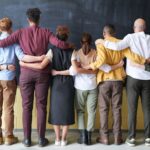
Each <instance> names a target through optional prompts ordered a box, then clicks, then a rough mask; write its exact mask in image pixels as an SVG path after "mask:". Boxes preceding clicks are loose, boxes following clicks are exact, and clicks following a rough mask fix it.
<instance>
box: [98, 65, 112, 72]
mask: <svg viewBox="0 0 150 150" xmlns="http://www.w3.org/2000/svg"><path fill="white" fill-rule="evenodd" d="M99 70H102V71H104V72H106V73H109V72H110V71H111V70H112V69H111V66H110V65H108V64H103V65H102V66H100V67H99Z"/></svg>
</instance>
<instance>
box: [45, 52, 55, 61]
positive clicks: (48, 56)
mask: <svg viewBox="0 0 150 150" xmlns="http://www.w3.org/2000/svg"><path fill="white" fill-rule="evenodd" d="M46 57H47V58H48V59H49V61H50V62H52V58H53V52H52V49H49V50H48V52H47V54H46Z"/></svg>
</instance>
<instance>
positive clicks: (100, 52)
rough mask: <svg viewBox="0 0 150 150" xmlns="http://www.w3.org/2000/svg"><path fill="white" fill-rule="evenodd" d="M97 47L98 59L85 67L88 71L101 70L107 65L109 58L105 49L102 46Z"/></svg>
mask: <svg viewBox="0 0 150 150" xmlns="http://www.w3.org/2000/svg"><path fill="white" fill-rule="evenodd" d="M96 47H97V58H96V60H95V62H93V63H91V64H90V65H88V66H85V68H86V69H92V70H96V69H99V68H100V67H101V66H102V65H103V64H106V59H107V58H106V53H105V52H106V51H105V48H104V47H103V46H102V45H100V44H98V45H96Z"/></svg>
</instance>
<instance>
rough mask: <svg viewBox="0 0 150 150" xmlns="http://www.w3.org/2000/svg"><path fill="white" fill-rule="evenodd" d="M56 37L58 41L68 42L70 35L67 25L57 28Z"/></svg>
mask: <svg viewBox="0 0 150 150" xmlns="http://www.w3.org/2000/svg"><path fill="white" fill-rule="evenodd" d="M56 35H57V37H58V39H60V40H62V41H67V40H68V35H69V28H68V27H67V26H65V25H61V26H57V28H56Z"/></svg>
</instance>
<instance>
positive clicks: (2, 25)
mask: <svg viewBox="0 0 150 150" xmlns="http://www.w3.org/2000/svg"><path fill="white" fill-rule="evenodd" d="M11 27H12V21H11V19H10V18H8V17H5V18H2V19H1V20H0V30H1V31H9V30H10V29H11Z"/></svg>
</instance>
